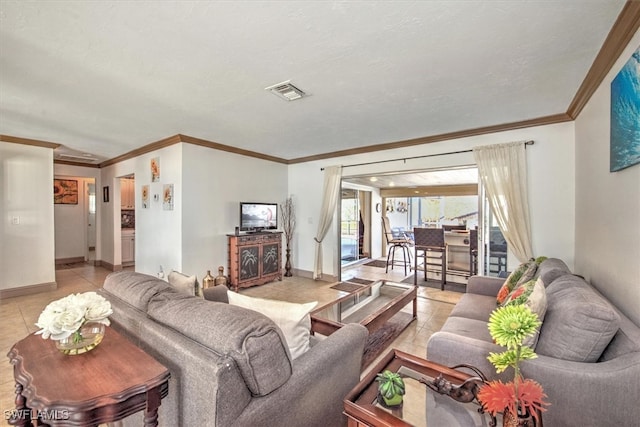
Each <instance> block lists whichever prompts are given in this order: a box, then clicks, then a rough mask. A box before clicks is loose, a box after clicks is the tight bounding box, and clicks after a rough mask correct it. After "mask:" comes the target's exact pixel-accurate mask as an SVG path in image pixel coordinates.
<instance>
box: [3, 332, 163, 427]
mask: <svg viewBox="0 0 640 427" xmlns="http://www.w3.org/2000/svg"><path fill="white" fill-rule="evenodd" d="M7 356H8V357H9V359H10V363H11V364H12V365H13V375H14V379H15V381H16V410H15V412H14V413H13V414H12V415H13V416H12V419H10V420H9V423H10V424H11V425H17V426H31V421H32V420H34V421H36V422H37V425H43V424H44V425H51V426H59V425H65V426H97V425H99V424H102V423H107V422H113V421H118V420H121V419H123V418H125V417H127V416H129V415H131V414H133V413H136V412H138V411H141V410H144V425H145V426H147V427H151V426H157V425H158V408H159V407H160V403H161V400H162V398H164V397H166V396H167V394H168V393H169V376H170V374H169V370H168V369H167V368H165V367H164V366H163V365H161V364H160V363H158V362H157V361H156V360H155V359H154V358H152V357H151V356H149V355H148V354H147V353H145V352H144V351H142V350H141V349H140V348H138V347H136V346H135V345H134V344H133V343H131V342H130V341H129V340H127V339H126V338H124V337H123V336H122V335H120V334H119V333H118V332H116V331H115V330H114V329H112V328H109V327H107V328H106V333H105V337H104V339H103V340H102V343H100V345H99V346H98V347H96V348H95V349H93V350H92V351H89V352H88V353H84V354H80V355H74V356H68V355H64V354H62V353H61V352H60V351H59V350H58V349H57V348H56V346H55V343H54V342H53V341H51V340H44V339H42V337H41V336H40V335H34V334H31V335H29V336H28V337H26V338H24V339H23V340H21V341H19V342H17V343H16V344H15V345H14V346H13V347H12V348H11V351H9V353H8V355H7Z"/></svg>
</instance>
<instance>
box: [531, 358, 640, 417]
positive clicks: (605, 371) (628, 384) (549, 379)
mask: <svg viewBox="0 0 640 427" xmlns="http://www.w3.org/2000/svg"><path fill="white" fill-rule="evenodd" d="M521 368H522V373H523V376H524V377H525V378H531V379H534V380H536V381H538V382H539V383H540V384H541V385H542V387H543V388H544V391H545V393H546V394H547V395H548V399H547V400H548V401H549V402H550V403H551V405H550V406H549V407H548V409H547V412H546V413H544V414H543V415H542V417H543V420H544V423H545V425H546V424H547V421H549V424H550V425H593V426H603V425H635V424H636V423H637V422H638V419H640V406H638V401H639V400H640V387H638V382H637V381H638V378H640V353H639V352H633V353H628V354H625V355H623V356H620V357H617V358H615V359H613V360H610V361H607V362H598V363H584V362H573V361H567V360H561V359H555V358H551V357H547V356H542V355H538V357H537V358H536V359H533V360H527V361H524V362H522V364H521ZM619 408H624V409H619Z"/></svg>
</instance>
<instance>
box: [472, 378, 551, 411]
mask: <svg viewBox="0 0 640 427" xmlns="http://www.w3.org/2000/svg"><path fill="white" fill-rule="evenodd" d="M546 397H547V395H546V394H545V393H544V391H543V390H542V386H541V385H540V384H539V383H537V382H536V381H534V380H531V379H526V380H523V379H522V378H520V380H519V381H518V388H517V392H516V386H515V384H514V382H513V381H511V382H508V383H503V382H502V381H491V382H489V383H487V384H485V385H483V386H482V388H481V389H480V391H479V392H478V400H479V401H480V403H481V404H482V407H483V408H484V410H485V411H487V412H489V413H490V414H491V415H496V414H497V413H498V412H503V411H509V412H510V413H511V414H514V415H516V414H518V411H517V410H516V409H517V408H519V409H520V411H519V412H520V413H521V414H524V413H529V414H531V415H532V416H533V417H534V418H535V419H536V420H537V419H538V412H544V411H546V409H545V408H544V406H546V405H549V403H548V402H545V401H544V399H545V398H546Z"/></svg>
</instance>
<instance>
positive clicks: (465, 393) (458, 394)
mask: <svg viewBox="0 0 640 427" xmlns="http://www.w3.org/2000/svg"><path fill="white" fill-rule="evenodd" d="M460 368H466V369H469V370H471V371H473V372H474V373H475V374H476V376H472V377H469V378H467V379H466V380H465V381H464V382H463V383H462V384H460V385H455V384H452V383H451V381H449V380H447V379H446V378H445V377H444V376H443V375H442V374H440V375H438V376H437V377H436V378H433V379H427V378H425V377H420V378H418V381H420V382H421V383H423V384H424V385H426V386H427V387H429V388H430V389H431V390H433V391H435V392H436V393H440V394H444V395H447V396H449V397H450V398H452V399H453V400H457V401H458V402H463V403H468V402H473V401H474V400H477V398H478V392H479V391H480V388H481V387H482V386H483V385H484V384H486V382H487V378H486V377H485V376H484V374H483V373H482V372H481V371H480V370H479V369H478V368H476V367H475V366H471V365H465V364H463V365H456V366H453V367H452V368H451V369H460Z"/></svg>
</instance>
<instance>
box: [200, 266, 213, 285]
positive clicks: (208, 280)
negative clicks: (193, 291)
mask: <svg viewBox="0 0 640 427" xmlns="http://www.w3.org/2000/svg"><path fill="white" fill-rule="evenodd" d="M213 286H214V278H213V276H212V275H211V270H207V275H206V276H204V277H203V278H202V289H208V288H211V287H213Z"/></svg>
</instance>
